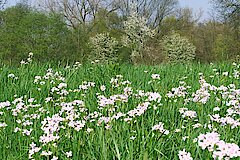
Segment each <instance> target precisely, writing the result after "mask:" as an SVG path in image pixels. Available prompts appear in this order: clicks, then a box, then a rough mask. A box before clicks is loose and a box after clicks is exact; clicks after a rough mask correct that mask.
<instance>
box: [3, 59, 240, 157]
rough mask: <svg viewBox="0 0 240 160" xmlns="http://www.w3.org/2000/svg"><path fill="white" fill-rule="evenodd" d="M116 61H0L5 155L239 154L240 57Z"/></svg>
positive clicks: (128, 155) (142, 155) (131, 155)
mask: <svg viewBox="0 0 240 160" xmlns="http://www.w3.org/2000/svg"><path fill="white" fill-rule="evenodd" d="M118 67H119V68H118V69H116V68H112V67H111V65H95V64H91V65H81V64H79V62H77V63H76V64H74V65H69V66H64V67H52V68H50V65H38V64H35V63H34V62H32V63H28V65H21V66H20V67H19V68H14V69H12V68H10V67H7V66H5V67H3V68H1V69H0V75H1V76H0V81H1V87H0V91H1V93H2V94H0V159H13V160H14V159H35V160H38V159H50V160H57V159H59V160H60V159H66V160H67V159H76V160H77V159H144V158H146V157H148V158H150V159H180V160H193V159H239V158H240V148H239V144H240V137H239V136H238V135H239V127H240V88H239V86H240V81H239V75H240V65H239V64H236V63H234V64H232V65H224V64H222V65H194V64H192V65H190V64H189V65H178V66H172V65H166V66H159V67H150V66H138V67H136V66H126V65H125V66H118ZM16 77H17V78H16Z"/></svg>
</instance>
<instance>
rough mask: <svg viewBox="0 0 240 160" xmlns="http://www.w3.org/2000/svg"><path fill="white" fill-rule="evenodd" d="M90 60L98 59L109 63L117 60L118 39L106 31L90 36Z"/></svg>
mask: <svg viewBox="0 0 240 160" xmlns="http://www.w3.org/2000/svg"><path fill="white" fill-rule="evenodd" d="M89 45H90V48H91V53H90V57H89V58H90V60H99V62H100V63H111V62H116V61H117V60H118V56H117V51H118V41H117V40H116V39H115V38H113V37H110V36H109V34H108V33H99V34H97V35H96V36H94V37H91V38H90V43H89Z"/></svg>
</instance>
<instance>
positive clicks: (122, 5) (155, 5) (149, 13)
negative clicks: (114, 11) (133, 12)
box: [114, 0, 178, 28]
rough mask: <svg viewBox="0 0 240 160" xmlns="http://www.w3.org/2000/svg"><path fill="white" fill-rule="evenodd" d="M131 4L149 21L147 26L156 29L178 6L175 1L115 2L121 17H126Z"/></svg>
mask: <svg viewBox="0 0 240 160" xmlns="http://www.w3.org/2000/svg"><path fill="white" fill-rule="evenodd" d="M132 3H135V4H136V5H137V12H138V14H139V15H141V16H144V17H145V18H147V19H148V20H149V24H151V25H152V26H153V27H155V28H156V27H158V26H159V25H160V24H161V22H162V20H163V19H164V18H165V17H166V16H168V15H170V14H172V13H173V11H174V9H175V7H176V6H177V4H178V1H177V0H115V1H114V5H116V6H117V8H119V12H120V14H121V15H122V16H128V14H129V13H130V8H131V7H130V6H131V4H132Z"/></svg>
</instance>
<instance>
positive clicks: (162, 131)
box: [152, 122, 169, 135]
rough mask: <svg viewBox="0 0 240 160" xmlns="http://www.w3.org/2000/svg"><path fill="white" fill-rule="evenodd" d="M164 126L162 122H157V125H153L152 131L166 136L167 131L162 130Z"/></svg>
mask: <svg viewBox="0 0 240 160" xmlns="http://www.w3.org/2000/svg"><path fill="white" fill-rule="evenodd" d="M163 126H164V124H163V123H162V122H159V123H158V124H156V125H154V126H153V127H152V130H153V131H159V132H160V133H162V134H165V135H168V134H169V130H166V129H164V127H163Z"/></svg>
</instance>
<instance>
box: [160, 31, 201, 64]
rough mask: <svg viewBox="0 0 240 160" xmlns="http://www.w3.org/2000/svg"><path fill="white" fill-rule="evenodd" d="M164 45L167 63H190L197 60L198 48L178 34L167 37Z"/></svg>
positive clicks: (164, 39)
mask: <svg viewBox="0 0 240 160" xmlns="http://www.w3.org/2000/svg"><path fill="white" fill-rule="evenodd" d="M162 43H163V49H164V53H165V55H166V57H167V61H168V62H170V63H181V62H189V61H192V60H193V59H194V58H195V50H196V47H195V46H194V45H193V44H192V43H190V42H189V41H188V39H187V38H184V37H181V36H180V34H178V33H175V32H173V33H172V34H171V35H169V36H165V37H164V38H163V41H162Z"/></svg>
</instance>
